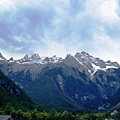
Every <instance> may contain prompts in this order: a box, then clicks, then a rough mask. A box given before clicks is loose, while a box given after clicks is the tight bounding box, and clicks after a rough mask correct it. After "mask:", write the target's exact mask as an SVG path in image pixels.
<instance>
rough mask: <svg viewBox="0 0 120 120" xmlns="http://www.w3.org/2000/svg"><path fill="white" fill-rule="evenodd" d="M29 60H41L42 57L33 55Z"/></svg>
mask: <svg viewBox="0 0 120 120" xmlns="http://www.w3.org/2000/svg"><path fill="white" fill-rule="evenodd" d="M29 59H34V60H39V59H40V56H39V54H33V55H32V56H31V57H29Z"/></svg>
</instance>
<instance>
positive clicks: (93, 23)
mask: <svg viewBox="0 0 120 120" xmlns="http://www.w3.org/2000/svg"><path fill="white" fill-rule="evenodd" d="M119 4H120V3H119V1H118V0H97V1H95V0H84V1H82V0H53V1H50V0H34V1H31V0H24V1H21V0H17V1H16V0H0V42H1V44H0V51H1V52H2V51H3V52H4V53H6V54H7V55H8V56H9V55H11V54H12V55H13V56H16V54H19V55H23V54H27V53H39V54H40V55H44V54H46V55H52V54H53V55H54V54H56V55H58V56H65V54H67V53H73V54H74V53H75V52H77V51H82V50H85V51H87V52H90V53H91V54H93V55H97V54H98V56H99V55H100V56H101V57H103V59H107V58H108V59H113V60H119V58H118V55H119V52H118V51H119V50H120V46H119V45H120V42H119V38H120V35H119V31H120V16H119V11H120V7H119ZM4 48H6V49H4ZM103 51H104V54H101V53H103ZM114 53H115V54H114ZM108 54H110V55H108ZM107 55H108V57H107V58H106V56H107ZM109 56H111V57H109ZM115 58H116V59H115ZM118 62H119V61H118Z"/></svg>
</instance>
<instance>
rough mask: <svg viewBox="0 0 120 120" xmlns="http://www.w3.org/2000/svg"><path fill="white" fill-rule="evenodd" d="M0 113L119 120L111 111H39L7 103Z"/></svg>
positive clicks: (27, 118)
mask: <svg viewBox="0 0 120 120" xmlns="http://www.w3.org/2000/svg"><path fill="white" fill-rule="evenodd" d="M0 114H8V115H11V116H12V118H14V120H105V119H106V118H107V120H109V119H114V120H119V118H118V117H117V116H113V117H110V112H106V113H104V112H103V113H89V114H86V113H84V112H80V113H77V114H76V113H75V112H68V111H66V110H65V111H63V112H58V111H56V110H51V111H49V112H46V111H45V110H44V111H39V110H37V109H34V110H31V111H23V110H21V109H19V110H15V108H14V107H13V106H11V105H10V104H7V105H6V106H5V107H4V108H3V107H2V108H0Z"/></svg>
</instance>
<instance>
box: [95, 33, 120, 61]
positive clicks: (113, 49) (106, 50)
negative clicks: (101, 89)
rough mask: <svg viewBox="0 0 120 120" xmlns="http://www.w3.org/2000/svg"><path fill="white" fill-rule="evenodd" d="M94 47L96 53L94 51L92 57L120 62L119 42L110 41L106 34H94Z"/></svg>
mask: <svg viewBox="0 0 120 120" xmlns="http://www.w3.org/2000/svg"><path fill="white" fill-rule="evenodd" d="M94 46H95V49H96V51H94V55H96V56H99V57H101V58H103V59H104V60H106V61H107V60H112V61H118V62H120V58H119V50H120V42H117V41H116V42H115V40H113V39H112V40H111V38H110V37H109V36H107V35H106V34H102V35H98V34H94Z"/></svg>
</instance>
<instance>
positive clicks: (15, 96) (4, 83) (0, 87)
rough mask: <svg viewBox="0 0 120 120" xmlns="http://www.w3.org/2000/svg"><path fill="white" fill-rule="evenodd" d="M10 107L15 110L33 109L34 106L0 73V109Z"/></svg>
mask: <svg viewBox="0 0 120 120" xmlns="http://www.w3.org/2000/svg"><path fill="white" fill-rule="evenodd" d="M8 104H9V105H11V106H13V107H14V108H15V109H22V110H28V109H34V108H35V106H36V104H35V103H33V102H32V100H31V99H30V98H29V97H28V96H27V95H26V93H25V92H24V91H23V90H22V89H20V88H19V87H18V86H17V85H15V84H14V82H13V81H11V80H10V79H8V78H7V77H6V76H5V75H4V74H3V73H2V72H1V71H0V107H1V108H3V107H5V106H6V105H8Z"/></svg>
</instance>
